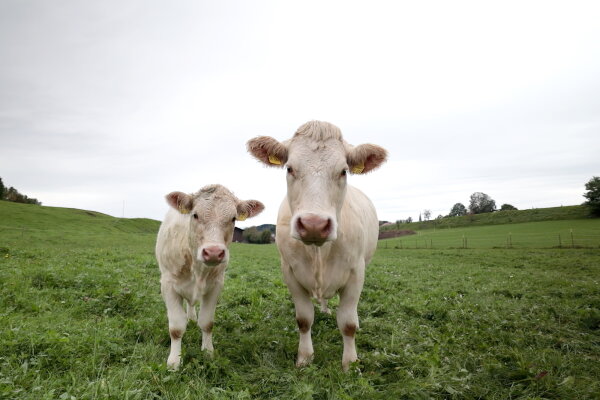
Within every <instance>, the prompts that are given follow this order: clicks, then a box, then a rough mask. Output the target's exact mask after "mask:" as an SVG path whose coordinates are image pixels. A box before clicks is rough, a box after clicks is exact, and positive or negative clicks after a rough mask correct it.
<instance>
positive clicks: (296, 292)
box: [282, 263, 315, 367]
mask: <svg viewBox="0 0 600 400" xmlns="http://www.w3.org/2000/svg"><path fill="white" fill-rule="evenodd" d="M282 270H283V277H284V279H285V283H286V284H287V287H288V289H289V291H290V293H291V295H292V300H293V302H294V306H295V308H296V323H297V324H298V331H299V332H300V342H299V344H298V358H297V359H296V366H297V367H302V366H305V365H308V364H310V362H311V361H312V358H313V354H314V350H313V345H312V338H311V328H312V324H313V321H314V318H315V308H314V306H313V303H312V301H311V300H310V295H309V294H308V292H307V291H306V290H305V289H304V288H303V287H302V286H300V284H299V283H298V281H297V280H296V278H295V277H294V276H293V274H292V273H291V271H290V269H289V266H287V265H285V264H283V263H282Z"/></svg>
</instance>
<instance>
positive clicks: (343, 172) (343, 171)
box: [340, 169, 348, 178]
mask: <svg viewBox="0 0 600 400" xmlns="http://www.w3.org/2000/svg"><path fill="white" fill-rule="evenodd" d="M347 173H348V171H346V169H343V170H342V173H341V174H340V176H341V177H342V178H343V177H344V176H346V174H347Z"/></svg>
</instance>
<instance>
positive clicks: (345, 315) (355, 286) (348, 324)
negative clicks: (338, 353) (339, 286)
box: [337, 268, 364, 371]
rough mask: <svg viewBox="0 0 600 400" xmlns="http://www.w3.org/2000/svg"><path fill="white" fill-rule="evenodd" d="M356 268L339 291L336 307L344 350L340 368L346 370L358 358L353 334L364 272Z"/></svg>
mask: <svg viewBox="0 0 600 400" xmlns="http://www.w3.org/2000/svg"><path fill="white" fill-rule="evenodd" d="M360 271H361V269H359V268H357V269H356V270H355V272H353V273H352V274H351V276H350V279H349V280H348V283H347V284H346V286H345V287H344V289H343V290H342V291H340V305H339V306H338V309H337V325H338V328H339V330H340V332H341V333H342V339H343V342H344V352H343V354H342V368H343V369H344V371H347V370H348V368H349V367H350V364H351V363H353V362H354V361H356V360H358V356H357V354H356V344H355V340H354V335H355V333H356V331H357V330H358V312H357V308H358V300H359V298H360V292H361V291H362V287H363V281H364V274H363V273H361V272H360Z"/></svg>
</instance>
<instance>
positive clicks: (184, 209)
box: [166, 192, 194, 214]
mask: <svg viewBox="0 0 600 400" xmlns="http://www.w3.org/2000/svg"><path fill="white" fill-rule="evenodd" d="M166 199H167V203H169V205H170V206H171V207H173V208H174V209H176V210H177V211H179V212H180V213H182V214H188V213H189V212H190V211H192V208H193V207H194V199H193V198H192V196H190V195H189V194H186V193H182V192H171V193H169V194H168V195H167V196H166Z"/></svg>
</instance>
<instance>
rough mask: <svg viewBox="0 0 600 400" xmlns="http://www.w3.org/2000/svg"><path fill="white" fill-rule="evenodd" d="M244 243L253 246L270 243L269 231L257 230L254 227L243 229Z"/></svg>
mask: <svg viewBox="0 0 600 400" xmlns="http://www.w3.org/2000/svg"><path fill="white" fill-rule="evenodd" d="M242 236H243V238H244V241H246V242H248V243H254V244H266V243H271V231H270V230H269V229H265V230H262V231H261V230H259V229H258V228H257V227H256V226H251V227H249V228H246V229H244V233H242Z"/></svg>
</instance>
